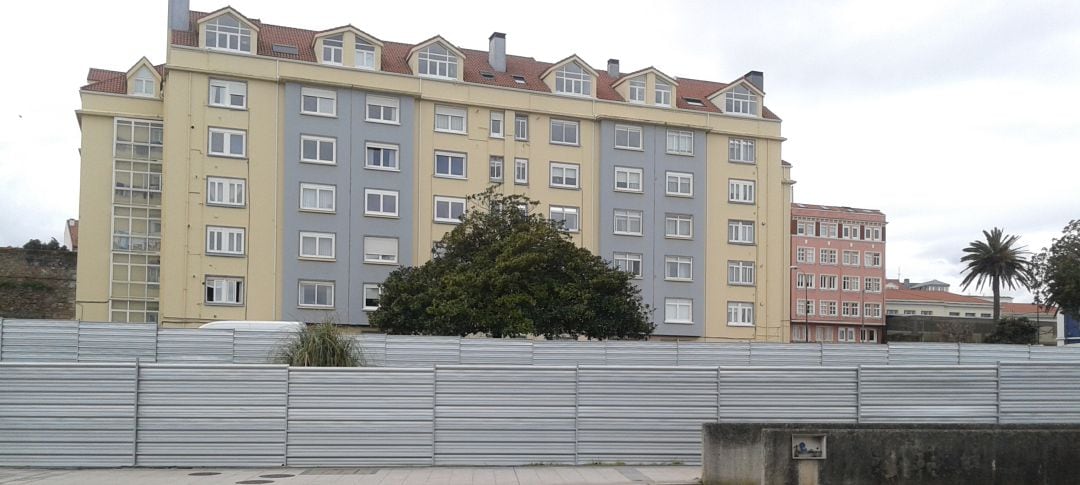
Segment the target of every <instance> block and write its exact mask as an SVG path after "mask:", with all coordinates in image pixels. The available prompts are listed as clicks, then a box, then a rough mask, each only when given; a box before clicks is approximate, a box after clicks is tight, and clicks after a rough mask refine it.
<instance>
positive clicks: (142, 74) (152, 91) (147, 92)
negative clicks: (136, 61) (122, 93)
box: [131, 66, 157, 98]
mask: <svg viewBox="0 0 1080 485" xmlns="http://www.w3.org/2000/svg"><path fill="white" fill-rule="evenodd" d="M132 82H133V83H134V84H133V85H132V87H131V94H134V95H135V96H146V97H151V98H152V97H154V96H156V95H157V80H155V79H154V74H153V73H151V72H150V69H147V68H146V67H145V66H144V67H143V68H142V69H139V72H138V73H136V74H135V77H134V78H133V79H132Z"/></svg>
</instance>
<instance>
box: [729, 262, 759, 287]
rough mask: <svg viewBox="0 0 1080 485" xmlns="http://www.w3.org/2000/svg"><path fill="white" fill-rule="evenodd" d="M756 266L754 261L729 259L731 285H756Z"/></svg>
mask: <svg viewBox="0 0 1080 485" xmlns="http://www.w3.org/2000/svg"><path fill="white" fill-rule="evenodd" d="M755 270H756V268H755V265H754V262H753V261H728V284H729V285H731V286H754V284H755V280H756V276H757V275H756V274H755V273H756V271H755Z"/></svg>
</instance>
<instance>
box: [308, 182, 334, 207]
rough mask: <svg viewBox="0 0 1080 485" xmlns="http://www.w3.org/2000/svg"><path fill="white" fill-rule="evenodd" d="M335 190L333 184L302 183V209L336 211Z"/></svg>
mask: <svg viewBox="0 0 1080 485" xmlns="http://www.w3.org/2000/svg"><path fill="white" fill-rule="evenodd" d="M335 192H336V187H334V186H333V185H317V184H300V210H304V211H317V212H334V210H335V205H336V204H335V202H336V197H335V195H336V194H335Z"/></svg>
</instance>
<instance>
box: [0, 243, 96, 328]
mask: <svg viewBox="0 0 1080 485" xmlns="http://www.w3.org/2000/svg"><path fill="white" fill-rule="evenodd" d="M77 258H78V253H74V252H71V251H48V250H38V249H22V248H0V317H2V318H51V319H65V320H66V319H72V318H75V266H76V262H77Z"/></svg>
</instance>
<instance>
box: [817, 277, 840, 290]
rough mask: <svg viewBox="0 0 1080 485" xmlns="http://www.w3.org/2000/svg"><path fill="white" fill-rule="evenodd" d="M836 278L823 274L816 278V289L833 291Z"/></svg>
mask: <svg viewBox="0 0 1080 485" xmlns="http://www.w3.org/2000/svg"><path fill="white" fill-rule="evenodd" d="M837 281H838V278H837V277H836V275H828V274H823V275H821V277H820V278H818V288H819V289H822V290H835V289H836V285H837Z"/></svg>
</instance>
